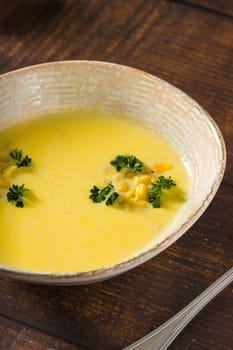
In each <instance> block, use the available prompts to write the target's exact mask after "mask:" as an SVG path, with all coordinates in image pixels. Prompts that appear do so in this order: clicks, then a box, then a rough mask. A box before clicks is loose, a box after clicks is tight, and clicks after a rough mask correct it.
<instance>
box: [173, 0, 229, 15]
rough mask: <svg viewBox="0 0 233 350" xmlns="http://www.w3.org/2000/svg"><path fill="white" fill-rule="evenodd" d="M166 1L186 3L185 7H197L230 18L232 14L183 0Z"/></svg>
mask: <svg viewBox="0 0 233 350" xmlns="http://www.w3.org/2000/svg"><path fill="white" fill-rule="evenodd" d="M167 1H168V2H173V3H180V4H182V5H186V6H187V7H192V8H194V9H199V10H202V11H205V12H208V13H212V14H215V15H219V16H223V17H228V18H231V19H232V18H233V16H232V15H230V14H229V13H226V12H221V11H218V10H216V9H214V8H210V7H207V6H205V5H200V4H194V3H188V2H186V1H185V0H167Z"/></svg>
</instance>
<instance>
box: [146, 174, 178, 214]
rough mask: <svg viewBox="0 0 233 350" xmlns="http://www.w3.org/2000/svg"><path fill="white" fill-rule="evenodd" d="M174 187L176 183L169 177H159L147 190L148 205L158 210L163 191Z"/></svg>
mask: <svg viewBox="0 0 233 350" xmlns="http://www.w3.org/2000/svg"><path fill="white" fill-rule="evenodd" d="M173 186H176V183H175V182H174V181H173V180H172V178H171V176H169V177H167V178H166V177H164V176H159V178H158V180H157V182H156V183H155V184H152V185H151V187H150V190H149V198H148V200H149V203H151V204H152V207H153V208H160V205H161V197H162V195H163V192H164V190H168V189H170V188H171V187H173Z"/></svg>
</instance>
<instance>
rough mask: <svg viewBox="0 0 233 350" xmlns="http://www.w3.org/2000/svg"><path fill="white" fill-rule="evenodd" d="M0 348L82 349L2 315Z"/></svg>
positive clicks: (21, 349) (27, 349)
mask: <svg viewBox="0 0 233 350" xmlns="http://www.w3.org/2000/svg"><path fill="white" fill-rule="evenodd" d="M0 349H4V350H31V349H38V350H51V349H53V350H83V349H81V348H80V347H78V346H74V345H71V344H68V343H65V342H64V341H61V339H56V338H55V337H51V336H49V335H47V334H45V333H41V332H39V331H36V330H35V329H31V328H29V327H26V326H24V325H22V324H20V323H18V322H15V321H13V320H10V319H9V318H6V317H3V316H0Z"/></svg>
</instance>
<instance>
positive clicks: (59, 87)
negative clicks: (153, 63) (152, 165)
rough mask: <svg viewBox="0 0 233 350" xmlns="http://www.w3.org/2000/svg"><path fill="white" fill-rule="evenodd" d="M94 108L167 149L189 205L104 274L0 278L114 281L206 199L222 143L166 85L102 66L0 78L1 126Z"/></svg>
mask: <svg viewBox="0 0 233 350" xmlns="http://www.w3.org/2000/svg"><path fill="white" fill-rule="evenodd" d="M96 107H98V108H100V109H102V110H103V112H107V113H113V112H114V111H118V112H120V113H121V114H129V115H132V116H134V118H135V119H140V120H143V121H144V122H145V123H146V124H148V125H149V126H150V127H152V128H153V129H155V130H156V132H157V133H159V134H161V135H163V136H164V138H166V139H167V140H168V141H169V142H170V143H172V144H173V145H174V146H175V147H176V149H177V150H178V152H179V153H180V156H181V158H182V159H183V161H184V163H185V165H186V167H187V169H188V171H189V173H190V177H191V189H190V194H189V198H188V200H187V202H186V204H185V205H184V208H183V210H182V211H181V212H180V214H179V215H178V216H177V218H176V219H175V221H173V223H172V224H171V225H170V226H169V227H168V228H167V229H166V230H165V231H164V232H162V234H161V235H160V237H159V239H157V240H156V241H155V242H154V244H153V246H152V247H151V248H150V249H149V250H146V251H144V252H143V253H141V254H140V255H138V256H136V257H135V258H133V259H130V260H128V261H125V262H123V263H121V264H118V265H115V266H112V267H111V268H106V269H101V270H95V271H90V272H85V273H60V274H59V273H58V274H54V273H37V272H33V271H22V270H18V269H13V268H9V267H6V266H0V273H1V274H2V275H5V276H9V277H13V278H17V279H20V280H25V281H29V282H35V283H45V284H57V285H72V284H84V283H91V282H97V281H100V280H104V279H108V278H111V277H114V276H116V275H118V274H120V273H122V272H124V271H127V270H129V269H132V268H134V267H136V266H138V265H139V264H142V263H143V262H145V261H147V260H148V259H150V258H152V257H154V256H156V255H157V254H159V253H160V252H162V251H163V250H164V249H166V248H167V247H168V246H170V245H171V244H172V243H173V242H175V241H176V240H177V239H178V238H180V237H181V236H182V235H183V234H184V233H185V232H186V231H187V230H188V229H189V228H190V227H191V226H192V225H193V224H194V222H195V221H196V220H197V219H198V218H199V217H200V216H201V214H202V213H203V212H204V211H205V209H206V208H207V206H208V205H209V204H210V202H211V200H212V199H213V197H214V195H215V193H216V191H217V189H218V187H219V185H220V182H221V180H222V177H223V173H224V169H225V161H226V154H225V153H226V152H225V145H224V140H223V137H222V135H221V132H220V131H219V129H218V127H217V125H216V124H215V122H214V121H213V119H212V118H211V117H210V116H209V114H208V113H207V112H206V111H205V110H204V109H203V108H202V107H201V106H200V105H199V104H198V103H197V102H195V101H194V100H193V99H192V98H190V97H189V96H187V95H186V94H185V93H184V92H182V91H181V90H179V89H177V88H176V87H174V86H172V85H171V84H168V83H167V82H165V81H163V80H161V79H159V78H157V77H155V76H152V75H150V74H147V73H145V72H142V71H139V70H137V69H133V68H129V67H126V66H121V65H117V64H112V63H107V62H96V61H63V62H53V63H46V64H42V65H37V66H32V67H28V68H23V69H19V70H16V71H14V72H10V73H6V74H3V75H2V76H0V125H2V126H4V124H5V125H6V124H7V125H10V124H12V123H15V120H16V119H17V120H18V121H20V120H21V119H22V118H24V116H25V115H29V114H30V115H38V114H45V113H49V112H70V111H74V110H77V109H89V110H91V109H93V108H96Z"/></svg>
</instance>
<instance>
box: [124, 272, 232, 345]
mask: <svg viewBox="0 0 233 350" xmlns="http://www.w3.org/2000/svg"><path fill="white" fill-rule="evenodd" d="M232 281H233V267H232V268H231V269H229V270H228V271H227V272H226V273H225V274H224V275H222V276H221V277H220V278H219V279H218V280H217V281H215V282H214V283H213V284H212V285H211V286H210V287H208V288H207V289H206V290H204V292H202V293H201V294H200V295H199V296H198V297H196V298H195V299H194V300H193V301H192V302H191V303H189V304H188V305H187V306H185V307H184V308H183V309H182V310H181V311H180V312H178V313H177V314H176V315H174V316H173V317H172V318H170V319H169V320H168V321H166V322H165V323H163V324H162V325H161V326H160V327H158V328H156V329H155V330H154V331H152V332H150V333H149V334H147V335H146V336H145V337H143V338H141V339H140V340H138V341H136V342H135V343H133V344H131V345H130V346H128V347H126V348H124V349H123V350H166V349H167V348H168V346H169V345H170V344H171V343H172V341H173V340H174V339H175V338H176V337H177V336H178V334H179V333H180V332H181V331H182V330H183V329H184V327H185V326H187V324H188V323H189V322H190V321H191V320H192V319H193V318H194V317H195V316H196V315H197V314H198V312H199V311H201V310H202V309H203V308H204V307H205V306H206V305H207V304H208V303H209V302H210V301H211V300H212V299H213V298H214V297H215V296H216V295H218V294H219V293H220V292H221V291H222V290H223V289H224V288H225V287H227V286H228V285H229V284H230V283H231V282H232Z"/></svg>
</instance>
